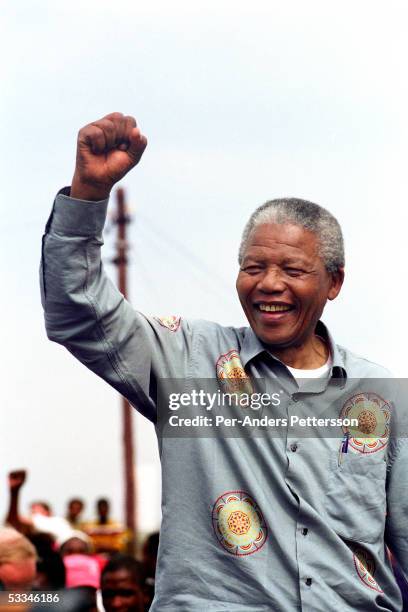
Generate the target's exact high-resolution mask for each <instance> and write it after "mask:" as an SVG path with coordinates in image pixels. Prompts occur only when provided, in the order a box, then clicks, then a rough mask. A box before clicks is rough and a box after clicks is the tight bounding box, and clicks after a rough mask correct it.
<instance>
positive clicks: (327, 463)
mask: <svg viewBox="0 0 408 612" xmlns="http://www.w3.org/2000/svg"><path fill="white" fill-rule="evenodd" d="M145 147H146V139H145V138H144V136H142V134H141V133H140V131H139V129H138V128H137V127H136V122H135V121H134V119H133V118H132V117H126V116H123V115H121V114H120V113H113V114H111V115H107V116H106V117H104V118H103V119H101V120H99V121H96V122H95V123H92V124H90V125H88V126H86V127H85V128H83V129H82V130H80V132H79V137H78V148H77V162H76V169H75V173H74V177H73V181H72V186H71V188H65V189H63V190H62V191H61V192H60V193H59V194H58V195H57V198H56V200H55V203H54V208H53V212H52V215H51V217H50V220H49V221H48V224H47V228H46V234H45V237H44V242H43V265H42V270H41V284H42V296H43V305H44V309H45V320H46V328H47V333H48V336H49V338H50V339H51V340H54V341H56V342H59V343H61V344H63V345H65V346H66V347H67V348H68V349H69V350H70V351H71V352H72V353H73V354H74V355H75V356H76V357H77V358H78V359H80V360H81V361H82V362H83V363H84V364H85V365H86V366H87V367H89V368H90V369H92V370H93V371H94V372H96V373H97V374H98V375H99V376H101V377H102V378H104V379H105V380H106V381H107V382H108V383H109V384H111V385H112V386H113V387H115V388H116V389H117V390H118V391H119V392H120V393H122V394H123V395H124V396H126V397H127V398H128V399H129V400H130V402H131V403H132V404H133V405H134V406H135V407H136V408H137V409H138V410H139V411H140V412H141V413H142V414H144V415H145V416H146V417H147V418H149V419H150V420H151V421H153V422H157V421H158V410H157V405H158V398H160V397H162V395H163V393H162V392H163V388H164V387H165V386H166V384H167V385H168V380H169V379H178V380H180V379H184V380H185V381H186V380H187V381H190V380H194V379H216V380H218V381H219V382H220V384H221V385H222V386H223V389H224V390H233V391H237V390H238V394H236V395H237V396H239V397H240V394H242V392H243V390H245V389H253V387H252V385H256V384H258V381H259V379H262V380H263V383H264V385H265V387H264V389H265V390H266V391H269V393H270V397H273V398H274V400H277V401H274V402H272V405H270V406H269V407H265V409H264V410H263V412H262V414H263V415H266V416H267V417H274V419H276V425H277V426H279V428H280V429H279V431H278V430H277V428H276V427H275V428H274V426H273V423H272V422H275V421H274V419H272V418H268V420H267V421H266V422H265V423H266V426H265V427H264V426H262V427H259V428H258V430H257V431H256V435H240V434H237V435H235V437H234V436H226V437H224V436H222V435H221V436H220V435H213V436H211V435H196V436H193V435H190V436H187V437H183V436H180V437H177V436H173V437H172V436H171V435H167V434H166V432H167V431H168V430H169V427H167V428H166V427H164V428H163V427H162V424H161V427H160V428H159V427H158V428H157V429H158V432H160V433H161V434H163V432H164V435H160V437H159V446H160V454H161V462H162V473H163V500H162V504H163V524H162V529H161V535H160V547H159V558H158V570H157V579H156V594H155V599H154V602H153V605H152V610H154V611H155V612H156V611H160V612H162V611H163V612H166V611H169V612H170V611H176V610H177V611H180V612H182V611H186V612H187V611H188V612H191V611H193V610H194V612H200V611H204V610H206V611H207V610H214V611H216V610H217V611H220V610H229V611H231V612H261V611H262V612H266V611H270V610H279V611H292V610H299V609H301V610H304V611H306V612H310V611H312V610H313V611H317V610H322V611H323V610H324V611H327V610H335V609H339V610H342V611H346V610H362V611H364V612H366V611H367V610H392V611H395V610H399V609H401V598H400V594H399V589H398V587H397V585H396V582H395V579H394V577H393V573H392V569H391V564H390V562H389V558H388V554H387V552H386V548H385V543H387V544H388V545H389V546H390V547H391V548H392V550H393V552H394V554H395V556H396V558H397V559H398V560H399V562H400V564H401V566H402V568H403V570H404V571H405V572H406V571H408V543H407V542H408V540H407V536H408V521H407V520H406V519H407V516H408V515H407V495H406V488H405V487H406V468H405V465H406V459H407V445H406V440H402V439H398V438H395V437H393V438H392V439H389V434H390V422H391V421H390V419H391V412H392V407H393V406H392V403H391V402H390V401H389V397H388V392H387V394H381V393H378V392H376V391H374V390H373V388H372V387H370V386H369V387H368V389H367V388H365V387H364V384H363V388H361V385H360V383H361V381H365V380H366V379H368V380H369V379H371V378H378V379H379V378H383V377H384V378H385V377H388V372H387V371H386V370H384V369H383V368H381V367H380V366H377V365H376V364H373V363H371V362H369V361H367V360H366V359H362V358H360V357H358V356H356V355H354V354H352V353H351V352H350V351H348V350H346V349H344V348H342V347H340V346H338V345H337V344H336V343H335V342H334V340H333V338H332V337H331V335H330V333H329V332H328V330H327V328H326V327H325V326H324V325H323V323H322V322H321V321H320V318H321V315H322V312H323V309H324V306H325V304H326V302H327V300H333V299H335V298H336V297H337V295H338V294H339V291H340V289H341V286H342V283H343V277H344V271H343V270H344V253H343V241H342V236H341V230H340V227H339V225H338V223H337V221H336V220H335V219H334V218H333V216H332V215H331V214H330V213H329V212H328V211H326V210H325V209H323V208H321V207H320V206H317V205H316V204H312V203H310V202H306V201H303V200H295V199H283V200H273V201H271V202H268V203H267V204H265V205H263V206H261V207H260V208H259V209H257V210H256V211H255V212H254V214H253V215H252V217H251V219H250V220H249V223H248V224H247V226H246V229H245V231H244V235H243V240H242V244H241V248H240V255H239V260H240V271H239V274H238V280H237V290H238V294H239V298H240V301H241V304H242V307H243V309H244V311H245V314H246V316H247V318H248V321H249V324H250V327H249V328H239V329H236V328H232V327H223V326H221V325H217V324H215V323H209V322H206V321H186V320H182V319H180V318H179V317H175V316H173V317H158V318H156V317H146V316H144V315H142V314H140V313H138V312H136V311H134V310H133V308H132V307H131V306H130V304H129V303H127V302H126V301H125V300H124V298H123V296H122V295H120V293H119V292H118V291H117V289H116V288H115V286H114V285H113V284H112V283H111V282H110V280H109V279H108V278H107V276H106V275H105V272H104V270H103V267H102V265H101V259H100V247H101V245H102V230H103V225H104V221H105V215H106V209H107V205H108V197H109V193H110V191H111V189H112V187H113V185H114V184H115V183H116V182H117V181H118V180H120V179H121V178H122V177H123V176H124V175H125V174H126V173H127V172H128V171H129V170H130V169H131V168H132V167H133V166H135V165H136V164H137V163H138V161H139V160H140V158H141V156H142V153H143V151H144V149H145ZM166 380H167V383H166ZM359 381H360V382H359ZM361 384H362V383H361ZM272 391H273V393H272ZM218 397H219V396H218ZM299 400H300V401H299ZM231 409H232V412H233V413H234V411H235V414H236V415H238V417H239V415H240V414H243V413H244V412H245V410H244V408H242V405H241V404H240V400H238V401H237V403H236V405H235V406H232V407H231ZM249 412H250V413H251V414H254V412H252V411H249ZM246 414H249V413H248V410H247V411H246ZM322 415H324V416H325V417H326V416H330V417H331V418H333V422H334V425H335V427H334V429H333V428H332V430H331V433H327V432H328V431H329V430H328V429H327V427H326V429H324V430H319V429H317V430H316V429H314V430H313V432H314V433H310V434H308V433H306V434H304V433H303V434H302V431H301V429H299V428H297V427H295V426H294V425H293V424H292V418H293V419H294V420H295V421H296V419H299V418H300V417H302V418H303V419H304V421H305V422H306V421H307V419H310V418H311V417H317V416H322ZM356 416H357V417H358V418H356V419H353V418H352V417H356ZM159 417H160V415H159ZM335 417H338V419H336V418H335ZM340 417H341V418H340ZM349 417H350V418H349ZM347 419H349V420H347ZM236 421H237V422H238V421H241V422H242V419H239V418H237V419H236ZM208 422H209V423H210V422H211V421H210V420H209V421H208ZM319 422H320V421H319ZM322 422H323V423H324V424H326V420H325V419H322ZM330 423H331V421H330ZM356 423H357V425H356ZM351 424H353V427H354V429H353V428H352V427H351ZM167 425H168V423H167ZM348 425H350V427H348ZM356 428H357V429H356ZM333 431H334V432H335V433H333ZM322 432H323V433H322ZM387 504H388V514H386V508H387ZM384 530H385V536H384Z"/></svg>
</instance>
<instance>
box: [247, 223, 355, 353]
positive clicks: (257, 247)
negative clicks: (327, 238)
mask: <svg viewBox="0 0 408 612" xmlns="http://www.w3.org/2000/svg"><path fill="white" fill-rule="evenodd" d="M342 282H343V272H342V271H340V272H338V273H336V274H334V275H332V274H329V273H328V272H327V270H326V268H325V266H324V263H323V260H322V259H321V257H320V256H319V253H318V240H317V238H316V236H315V234H313V233H312V232H309V231H307V230H305V229H303V228H302V227H299V226H297V225H293V224H284V225H278V224H275V223H268V224H262V225H259V226H258V227H256V228H255V229H254V231H253V232H252V233H251V235H250V237H249V240H248V244H247V248H246V251H245V253H244V257H243V261H242V264H241V269H240V272H239V274H238V279H237V291H238V295H239V299H240V301H241V304H242V307H243V309H244V311H245V314H246V316H247V318H248V321H249V324H250V325H251V327H252V329H253V330H254V332H255V334H256V335H257V336H258V338H260V340H262V342H264V343H265V344H268V345H271V346H275V347H276V348H280V349H284V348H288V347H296V346H301V345H303V344H305V343H307V341H308V340H309V339H310V338H311V337H312V336H313V334H314V331H315V327H316V323H317V322H318V320H319V319H320V317H321V314H322V312H323V308H324V305H325V303H326V301H327V299H330V300H332V299H334V298H335V297H336V296H337V295H338V293H339V291H340V289H341V285H342Z"/></svg>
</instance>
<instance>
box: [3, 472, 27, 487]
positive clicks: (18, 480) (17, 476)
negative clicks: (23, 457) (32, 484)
mask: <svg viewBox="0 0 408 612" xmlns="http://www.w3.org/2000/svg"><path fill="white" fill-rule="evenodd" d="M26 476H27V472H26V471H25V470H16V471H14V472H9V475H8V482H9V488H10V489H11V490H17V489H20V487H22V486H23V484H24V483H25V479H26Z"/></svg>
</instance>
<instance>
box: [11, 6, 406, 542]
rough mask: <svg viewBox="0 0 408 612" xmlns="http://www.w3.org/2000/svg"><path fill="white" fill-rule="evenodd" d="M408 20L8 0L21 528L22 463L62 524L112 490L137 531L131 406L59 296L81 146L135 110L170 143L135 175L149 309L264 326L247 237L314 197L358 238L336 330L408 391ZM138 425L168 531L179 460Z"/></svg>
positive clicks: (135, 285)
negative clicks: (64, 217)
mask: <svg viewBox="0 0 408 612" xmlns="http://www.w3.org/2000/svg"><path fill="white" fill-rule="evenodd" d="M406 12H407V11H406V8H405V3H404V2H402V1H401V2H395V1H392V0H391V1H389V2H387V3H383V2H368V1H363V0H361V1H360V2H349V1H343V2H342V3H341V4H339V3H328V2H326V1H313V0H312V1H310V0H309V1H308V2H303V1H302V0H299V1H296V2H290V1H288V2H277V1H276V0H268V2H260V1H257V0H252V2H250V3H237V2H236V1H235V2H230V1H227V2H222V1H221V2H220V1H218V2H213V1H208V0H207V1H206V2H200V1H199V2H194V3H192V2H186V1H179V2H171V3H169V2H166V1H160V2H158V1H152V0H149V1H138V2H137V1H134V0H126V1H124V0H122V1H121V2H108V1H106V0H98V1H94V0H88V1H86V2H73V1H69V2H68V1H66V0H61V1H59V2H47V1H45V0H43V1H37V2H36V1H26V2H19V3H16V2H11V1H9V2H5V3H2V14H3V19H2V22H3V24H2V30H3V31H2V32H1V36H0V41H1V42H0V45H1V47H2V48H1V51H2V58H3V66H2V103H1V104H2V115H3V121H2V126H1V136H2V143H3V147H2V152H3V160H2V170H3V179H2V182H1V183H2V184H1V189H2V197H1V206H2V210H1V228H0V232H1V246H2V254H3V256H2V257H1V258H0V269H1V276H2V279H3V283H2V287H3V290H2V300H1V309H2V317H1V321H2V336H3V338H2V340H3V351H2V352H1V359H2V363H1V364H0V367H1V372H2V374H3V376H2V380H3V384H2V398H1V399H2V410H1V416H0V431H1V444H0V487H1V489H0V515H3V514H4V512H5V507H6V502H7V496H6V494H5V493H6V485H5V482H6V474H7V472H8V470H10V469H15V468H20V467H27V468H28V469H29V471H30V474H29V481H28V483H27V486H26V488H25V490H24V496H23V507H24V509H26V508H27V504H28V502H29V501H30V500H32V499H33V498H45V499H47V500H49V501H50V502H51V504H52V505H53V506H54V508H55V510H56V512H62V511H63V508H64V503H65V501H66V499H67V498H68V497H69V496H72V495H80V496H82V497H84V498H85V499H86V501H87V504H88V507H87V514H88V515H91V514H92V505H93V502H94V500H95V498H96V497H97V496H100V495H106V496H109V497H110V498H111V499H112V501H113V505H114V513H115V515H116V516H118V517H121V516H122V475H121V449H120V410H119V399H118V397H117V395H116V393H115V392H114V391H112V390H111V389H110V388H109V387H108V386H107V385H106V384H105V383H103V382H102V381H100V380H99V379H97V377H95V376H94V375H93V374H91V373H90V372H88V371H87V370H86V369H85V368H83V366H81V365H80V364H78V363H76V362H75V360H74V359H73V358H72V357H71V355H69V354H68V353H67V352H66V351H65V350H64V349H63V348H61V347H59V346H57V345H54V344H52V343H50V342H49V341H48V340H47V339H46V336H45V332H44V327H43V318H42V310H41V305H40V297H39V289H38V262H39V258H40V245H41V235H42V232H43V227H44V225H45V222H46V220H47V217H48V214H49V211H50V209H51V206H52V201H53V197H54V195H55V193H56V191H57V190H58V189H59V188H60V187H62V186H64V185H67V184H69V183H70V180H71V177H72V173H73V166H74V157H75V140H76V133H77V131H78V129H79V128H80V127H81V126H83V125H85V124H86V123H88V122H90V121H92V120H95V119H97V118H100V117H101V116H103V115H105V114H107V113H109V112H112V111H121V112H124V113H126V114H133V115H134V116H135V117H136V118H137V120H138V123H139V124H140V126H141V128H142V130H143V132H144V133H145V134H146V136H147V137H148V139H149V146H148V149H147V150H146V153H145V156H144V158H143V160H142V162H141V164H140V165H139V166H138V167H137V168H136V169H135V170H134V171H133V172H132V173H131V174H130V175H129V176H128V177H126V178H125V180H124V181H123V186H124V187H126V189H127V193H128V198H129V202H130V205H131V208H132V210H133V212H134V223H133V224H132V226H131V228H130V234H131V241H132V250H131V266H130V269H129V283H130V299H131V301H132V303H133V304H134V306H135V307H136V308H137V309H139V310H141V311H142V312H146V313H151V314H182V315H185V316H188V317H192V318H208V319H212V320H217V321H219V322H221V323H225V324H237V325H242V324H244V323H245V319H244V315H243V313H242V312H241V309H240V306H239V303H238V300H237V298H236V296H235V288H234V283H235V277H236V273H237V263H236V253H237V248H238V244H239V240H240V234H241V231H242V227H243V225H244V223H245V222H246V220H247V218H248V216H249V214H250V213H251V212H252V210H253V209H254V208H255V207H256V206H258V205H259V204H261V203H262V202H264V201H265V200H267V199H271V198H274V197H279V196H298V197H303V198H307V199H311V200H313V201H316V202H318V203H320V204H322V205H324V206H326V207H327V208H329V210H331V211H332V212H333V213H334V214H335V215H336V216H337V217H338V219H339V221H340V223H341V224H342V227H343V230H344V235H345V242H346V259H347V267H346V283H345V286H344V288H343V290H342V293H341V295H340V296H339V298H338V299H337V300H336V301H335V302H334V303H331V304H330V305H329V306H328V308H327V310H326V312H325V315H324V320H325V321H326V322H327V323H328V325H329V327H330V329H331V330H332V333H333V335H334V336H335V338H336V340H337V342H338V343H340V344H343V345H345V346H347V347H348V348H350V349H351V350H353V351H355V352H357V353H359V354H361V355H363V356H365V357H367V358H369V359H372V360H373V361H377V362H379V363H382V364H384V365H385V366H387V367H389V368H390V369H391V370H392V371H393V372H394V373H395V374H396V375H397V376H404V377H405V376H407V374H408V363H407V360H406V359H405V347H406V344H407V335H408V333H407V325H406V320H405V319H406V303H407V289H406V282H407V280H406V277H407V270H406V260H407V237H406V227H407V220H408V215H407V209H406V206H407V204H406V193H407V177H408V173H407V169H406V165H407V150H406V142H407V136H408V126H407V108H408V91H407V83H408V81H407V71H406V58H407V57H408V39H407V36H406V23H407V14H406ZM6 58H7V59H6ZM114 238H115V237H114V230H113V229H111V230H110V231H109V232H108V233H106V236H105V240H106V249H105V255H104V256H105V259H106V262H107V266H108V269H109V272H110V273H111V274H113V275H114V274H115V270H114V269H112V266H111V264H110V263H109V258H110V257H111V255H112V250H113V244H114ZM136 427H137V435H136V445H137V455H138V474H139V483H140V487H139V491H140V500H141V509H140V516H141V526H142V528H143V529H145V530H149V529H152V528H154V527H155V526H157V525H158V522H159V517H160V513H159V476H158V474H159V468H158V459H157V448H156V441H155V436H154V433H153V430H152V427H151V426H150V425H149V424H148V423H144V422H143V420H142V419H141V418H139V417H138V418H136ZM1 491H3V492H4V494H3V493H2V492H1Z"/></svg>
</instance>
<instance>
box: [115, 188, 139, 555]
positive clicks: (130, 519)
mask: <svg viewBox="0 0 408 612" xmlns="http://www.w3.org/2000/svg"><path fill="white" fill-rule="evenodd" d="M116 203H117V214H116V219H115V223H116V224H117V226H118V234H117V243H116V248H117V253H116V257H115V259H114V260H113V263H115V264H116V265H117V266H118V287H119V291H120V292H121V293H122V295H123V296H124V297H125V298H127V263H128V260H127V250H128V243H127V241H126V229H127V225H128V224H129V223H130V221H131V219H130V216H129V215H128V213H127V212H126V203H125V192H124V190H123V189H122V188H121V187H119V188H118V189H117V191H116ZM121 402H122V440H123V470H124V471H123V475H124V489H125V520H126V527H127V529H128V530H129V532H130V537H131V541H130V543H129V552H134V548H135V542H136V537H137V520H136V485H135V475H134V471H135V470H134V468H135V465H134V449H133V422H132V414H133V408H132V406H131V405H130V403H129V402H128V401H127V399H126V398H124V397H121Z"/></svg>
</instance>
